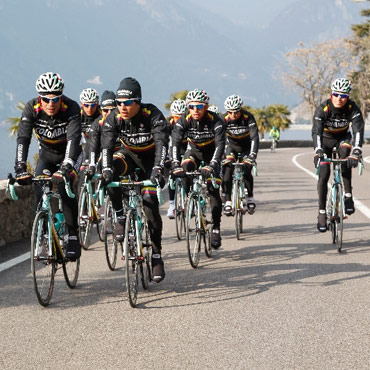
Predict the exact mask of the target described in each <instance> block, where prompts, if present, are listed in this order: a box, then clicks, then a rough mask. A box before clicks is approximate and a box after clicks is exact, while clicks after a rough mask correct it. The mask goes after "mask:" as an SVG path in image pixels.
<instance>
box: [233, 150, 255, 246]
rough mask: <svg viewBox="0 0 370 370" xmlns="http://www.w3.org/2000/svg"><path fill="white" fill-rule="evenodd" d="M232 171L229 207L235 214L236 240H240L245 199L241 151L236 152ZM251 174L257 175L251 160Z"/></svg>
mask: <svg viewBox="0 0 370 370" xmlns="http://www.w3.org/2000/svg"><path fill="white" fill-rule="evenodd" d="M232 165H233V166H234V171H233V183H232V193H231V194H232V195H231V207H232V215H233V216H235V232H236V238H237V240H240V236H241V234H242V233H243V216H244V215H245V213H246V211H245V209H246V206H247V200H246V197H245V187H244V164H243V163H242V162H241V153H238V158H237V161H236V162H235V163H232ZM253 174H254V176H257V165H256V162H253Z"/></svg>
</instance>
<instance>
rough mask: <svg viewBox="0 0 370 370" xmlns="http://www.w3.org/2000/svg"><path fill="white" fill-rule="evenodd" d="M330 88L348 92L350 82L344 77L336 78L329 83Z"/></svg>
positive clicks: (350, 88)
mask: <svg viewBox="0 0 370 370" xmlns="http://www.w3.org/2000/svg"><path fill="white" fill-rule="evenodd" d="M331 90H332V91H336V92H339V93H344V94H349V93H350V92H351V90H352V82H351V81H350V80H347V79H346V78H337V79H336V80H335V81H333V83H332V84H331Z"/></svg>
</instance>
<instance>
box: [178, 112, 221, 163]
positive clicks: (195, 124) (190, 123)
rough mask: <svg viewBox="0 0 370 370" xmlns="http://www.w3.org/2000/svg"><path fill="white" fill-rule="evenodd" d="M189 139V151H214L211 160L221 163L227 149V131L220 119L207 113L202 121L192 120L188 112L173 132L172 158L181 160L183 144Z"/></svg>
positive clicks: (214, 114)
mask: <svg viewBox="0 0 370 370" xmlns="http://www.w3.org/2000/svg"><path fill="white" fill-rule="evenodd" d="M185 137H187V140H188V149H190V150H191V149H194V150H196V151H200V152H203V151H207V152H209V151H213V156H212V159H211V160H215V161H217V162H218V163H221V158H222V155H223V152H224V148H225V129H224V125H223V123H222V121H221V119H220V117H219V116H218V115H217V114H216V113H213V112H209V111H207V112H206V113H205V114H204V116H203V117H202V119H201V120H200V121H197V120H195V119H194V118H192V116H191V114H190V113H189V111H188V110H186V112H185V114H183V115H182V116H181V117H180V118H179V120H178V121H177V122H176V123H175V126H174V128H173V130H172V146H173V148H172V158H173V159H174V160H176V161H179V162H180V160H181V158H180V152H181V144H182V141H183V139H184V138H185Z"/></svg>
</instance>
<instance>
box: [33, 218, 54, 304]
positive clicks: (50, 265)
mask: <svg viewBox="0 0 370 370" xmlns="http://www.w3.org/2000/svg"><path fill="white" fill-rule="evenodd" d="M49 235H51V229H50V224H49V215H48V213H47V212H45V211H39V212H38V213H37V214H36V217H35V220H34V222H33V225H32V235H31V271H32V278H33V288H34V291H35V293H36V296H37V300H38V301H39V303H40V304H41V305H42V306H47V305H48V304H49V302H50V299H51V296H52V295H53V289H54V276H55V271H56V260H55V250H54V248H53V245H52V243H53V242H52V241H51V244H49ZM50 248H51V249H52V256H51V257H49V250H50Z"/></svg>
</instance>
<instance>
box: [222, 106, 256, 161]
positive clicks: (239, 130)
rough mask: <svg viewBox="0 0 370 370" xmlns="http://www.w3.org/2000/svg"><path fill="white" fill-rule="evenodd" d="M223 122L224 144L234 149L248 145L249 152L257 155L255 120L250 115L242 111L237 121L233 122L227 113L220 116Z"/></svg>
mask: <svg viewBox="0 0 370 370" xmlns="http://www.w3.org/2000/svg"><path fill="white" fill-rule="evenodd" d="M221 118H222V120H223V121H224V122H225V130H226V143H227V144H229V143H230V144H231V145H234V146H235V147H245V146H248V147H249V145H250V152H253V153H255V154H257V153H258V147H259V137H258V128H257V123H256V120H255V118H254V116H253V114H252V113H250V112H248V111H246V110H244V109H242V111H241V115H240V117H239V118H238V119H236V120H233V119H231V116H230V115H229V113H225V114H223V115H222V116H221Z"/></svg>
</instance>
